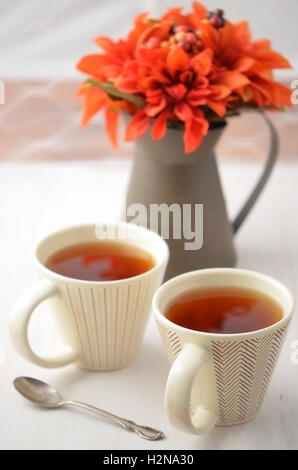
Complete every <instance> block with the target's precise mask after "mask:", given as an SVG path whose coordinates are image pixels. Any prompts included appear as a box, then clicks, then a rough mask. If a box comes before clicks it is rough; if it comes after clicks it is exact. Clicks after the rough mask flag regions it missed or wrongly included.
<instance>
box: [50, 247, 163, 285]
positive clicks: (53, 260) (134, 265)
mask: <svg viewBox="0 0 298 470" xmlns="http://www.w3.org/2000/svg"><path fill="white" fill-rule="evenodd" d="M45 265H46V267H47V268H49V269H50V270H51V271H54V272H55V273H57V274H62V275H63V276H66V277H70V278H74V279H81V280H85V281H116V280H120V279H126V278H129V277H133V276H137V275H139V274H142V273H144V272H146V271H149V270H150V269H152V268H153V267H154V265H155V261H154V259H153V257H152V256H151V255H150V254H149V253H147V252H146V251H145V250H143V249H141V248H138V247H136V246H133V245H130V244H128V243H120V242H118V241H104V240H103V241H98V242H92V243H81V244H77V245H72V246H69V247H67V248H64V249H62V250H60V251H57V252H56V253H54V254H53V255H52V256H50V257H49V258H48V260H47V261H46V263H45Z"/></svg>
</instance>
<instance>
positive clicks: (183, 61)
mask: <svg viewBox="0 0 298 470" xmlns="http://www.w3.org/2000/svg"><path fill="white" fill-rule="evenodd" d="M188 64H189V56H188V55H187V54H186V52H185V51H184V50H183V49H181V47H178V46H177V47H174V48H173V49H171V50H170V52H169V54H168V57H167V66H168V69H169V72H170V74H171V75H172V76H175V74H176V72H177V71H183V70H185V69H186V68H187V66H188Z"/></svg>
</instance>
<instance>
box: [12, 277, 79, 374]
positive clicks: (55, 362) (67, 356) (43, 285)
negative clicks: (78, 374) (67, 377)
mask: <svg viewBox="0 0 298 470" xmlns="http://www.w3.org/2000/svg"><path fill="white" fill-rule="evenodd" d="M58 296H59V291H58V289H57V288H56V287H55V285H54V284H53V283H52V282H50V281H48V280H43V281H40V282H39V283H38V284H36V285H35V286H33V287H32V288H31V289H29V290H28V291H26V292H24V293H23V294H22V295H21V297H19V298H18V299H17V301H16V302H15V304H14V305H13V308H12V312H11V317H10V337H11V341H12V343H13V345H14V347H15V349H16V350H17V351H18V352H19V353H20V354H21V355H22V356H23V357H25V359H28V360H29V361H31V362H33V363H34V364H37V365H38V366H42V367H48V368H54V367H62V366H66V365H68V364H72V363H73V362H75V361H76V360H77V359H78V354H77V352H75V351H74V350H73V349H71V350H69V351H67V352H61V353H59V354H57V355H55V356H52V357H47V358H46V357H41V356H39V355H38V354H36V353H35V352H34V351H33V349H32V348H31V345H30V342H29V338H28V327H29V322H30V318H31V315H32V314H33V312H34V310H35V309H36V308H37V307H38V305H39V304H40V303H42V302H43V301H44V300H47V299H50V298H51V297H58Z"/></svg>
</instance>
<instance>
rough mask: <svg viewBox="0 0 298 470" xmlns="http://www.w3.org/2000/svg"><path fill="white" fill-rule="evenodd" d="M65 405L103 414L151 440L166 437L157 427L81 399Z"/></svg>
mask: <svg viewBox="0 0 298 470" xmlns="http://www.w3.org/2000/svg"><path fill="white" fill-rule="evenodd" d="M63 405H67V406H75V407H77V408H82V409H83V410H86V411H90V412H92V413H95V414H97V415H99V416H102V417H103V418H106V419H107V420H108V421H110V422H111V423H115V424H118V425H119V426H121V427H122V428H123V429H126V431H134V432H135V433H136V434H138V436H140V437H142V438H143V439H147V440H149V441H157V440H159V439H163V438H164V437H165V435H164V434H163V432H161V431H158V430H157V429H153V428H150V427H149V426H139V425H138V424H136V423H134V422H133V421H130V420H128V419H124V418H120V416H116V415H113V414H112V413H109V412H108V411H104V410H101V409H99V408H96V407H95V406H92V405H87V403H83V402H81V401H72V400H67V401H64V402H63Z"/></svg>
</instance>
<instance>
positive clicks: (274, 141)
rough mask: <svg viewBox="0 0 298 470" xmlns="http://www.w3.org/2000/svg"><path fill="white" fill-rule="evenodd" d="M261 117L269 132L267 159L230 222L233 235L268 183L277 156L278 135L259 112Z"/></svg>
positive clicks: (267, 119)
mask: <svg viewBox="0 0 298 470" xmlns="http://www.w3.org/2000/svg"><path fill="white" fill-rule="evenodd" d="M259 112H260V113H261V116H263V118H264V120H265V122H266V124H267V126H268V129H269V132H270V149H269V153H268V157H267V160H266V163H265V167H264V170H263V172H262V173H261V176H260V177H259V179H258V181H257V183H256V185H255V187H254V188H253V190H252V192H251V193H250V195H249V197H248V199H247V200H246V202H245V203H244V205H243V207H242V208H241V209H240V211H239V213H238V214H237V216H236V217H235V219H234V221H233V222H232V229H233V233H236V232H237V231H238V229H239V228H240V226H241V225H242V223H243V222H244V220H245V219H246V217H247V215H248V214H249V212H250V210H251V209H252V208H253V206H254V204H255V202H256V201H257V199H258V197H259V195H260V194H261V192H262V190H263V188H264V186H265V184H266V183H267V181H268V178H269V176H270V174H271V171H272V169H273V167H274V164H275V162H276V158H277V154H278V135H277V132H276V129H275V127H274V125H273V124H272V122H271V121H270V119H269V118H268V116H267V115H266V114H265V113H264V112H263V111H262V110H259Z"/></svg>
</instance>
